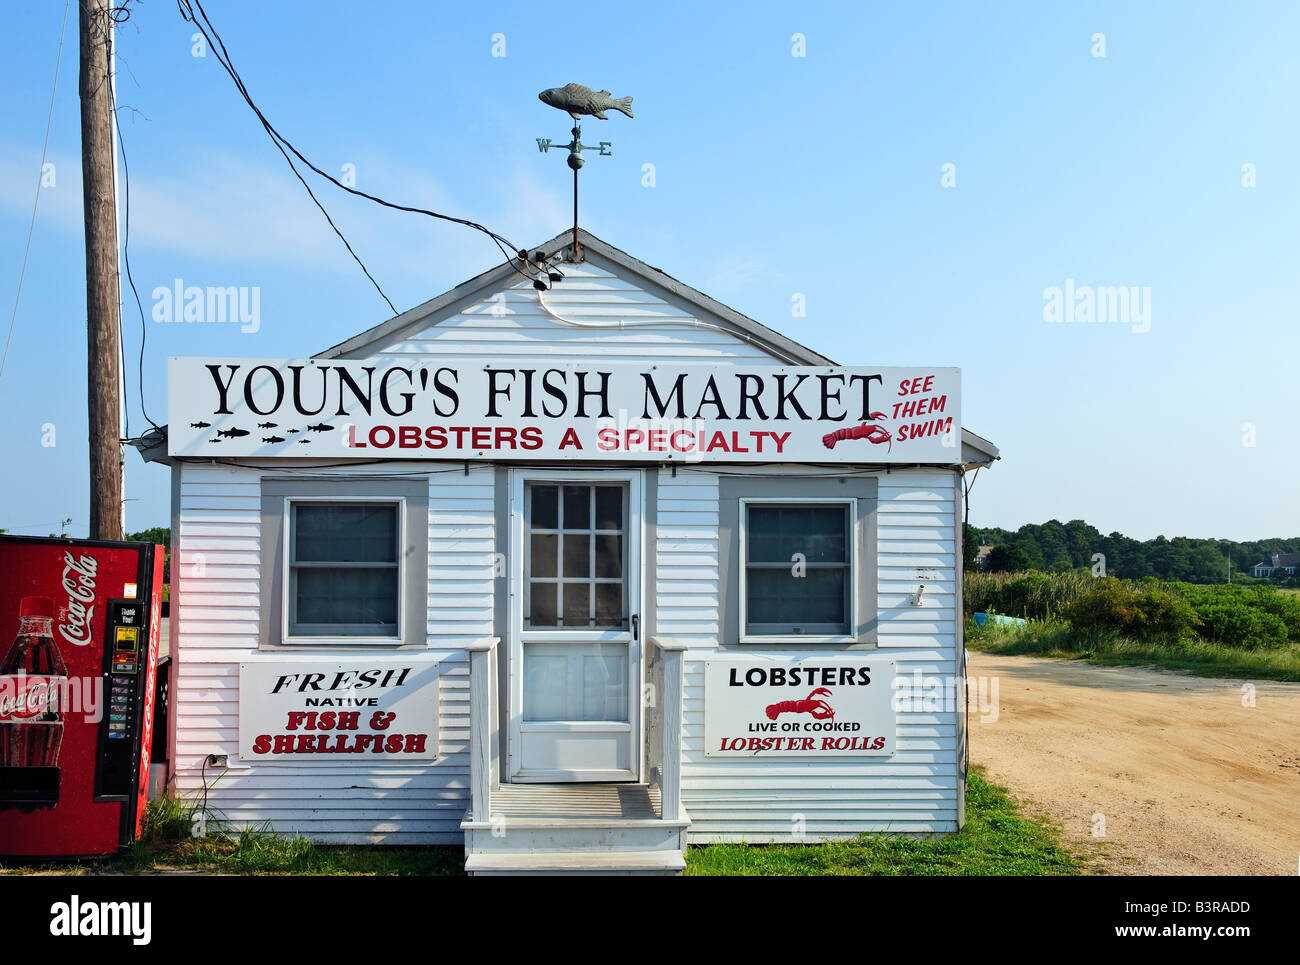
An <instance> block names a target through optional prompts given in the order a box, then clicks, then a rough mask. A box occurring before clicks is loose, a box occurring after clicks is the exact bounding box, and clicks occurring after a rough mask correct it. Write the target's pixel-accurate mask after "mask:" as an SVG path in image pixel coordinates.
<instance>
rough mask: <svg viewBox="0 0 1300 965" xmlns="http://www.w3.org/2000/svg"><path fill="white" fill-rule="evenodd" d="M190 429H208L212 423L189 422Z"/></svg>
mask: <svg viewBox="0 0 1300 965" xmlns="http://www.w3.org/2000/svg"><path fill="white" fill-rule="evenodd" d="M190 428H191V429H210V428H212V423H211V422H191V423H190Z"/></svg>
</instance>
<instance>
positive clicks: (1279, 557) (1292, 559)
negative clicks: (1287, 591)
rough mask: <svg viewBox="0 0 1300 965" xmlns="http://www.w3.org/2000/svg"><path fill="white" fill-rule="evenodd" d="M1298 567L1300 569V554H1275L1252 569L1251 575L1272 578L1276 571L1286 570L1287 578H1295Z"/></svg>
mask: <svg viewBox="0 0 1300 965" xmlns="http://www.w3.org/2000/svg"><path fill="white" fill-rule="evenodd" d="M1297 567H1300V553H1274V554H1273V555H1272V557H1271V558H1270V559H1269V560H1267V561H1266V562H1263V563H1256V564H1255V565H1254V566H1253V567H1251V570H1250V575H1251V576H1272V575H1273V573H1274V572H1275V571H1276V570H1285V571H1286V575H1287V576H1295V573H1296V568H1297Z"/></svg>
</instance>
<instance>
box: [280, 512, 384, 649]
mask: <svg viewBox="0 0 1300 965" xmlns="http://www.w3.org/2000/svg"><path fill="white" fill-rule="evenodd" d="M294 503H339V504H343V503H386V504H388V505H390V506H396V507H397V540H398V545H397V633H396V634H395V635H393V636H353V635H342V634H318V633H313V634H300V635H298V636H291V635H290V634H289V611H290V610H291V608H292V607H293V606H294V601H293V598H292V597H291V595H290V589H291V587H292V581H291V578H290V575H291V564H290V561H291V560H292V559H293V542H292V541H293V504H294ZM405 534H406V498H405V497H404V496H346V495H340V496H286V497H284V534H283V537H284V542H283V544H282V545H283V546H284V554H283V555H284V564H283V569H282V571H281V577H280V587H281V592H280V600H281V606H280V611H281V612H280V639H281V640H282V641H283V642H284V645H285V646H295V645H296V646H303V645H309V646H316V645H328V646H339V647H389V648H395V647H401V646H402V642H403V641H404V640H405V639H406V637H405V634H406V603H407V600H406V554H405V553H404V552H402V547H403V546H404V545H405V543H406V536H405Z"/></svg>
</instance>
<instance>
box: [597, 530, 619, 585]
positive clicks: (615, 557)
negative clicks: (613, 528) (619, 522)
mask: <svg viewBox="0 0 1300 965" xmlns="http://www.w3.org/2000/svg"><path fill="white" fill-rule="evenodd" d="M596 576H599V577H603V578H606V579H614V578H621V577H622V576H623V537H622V536H621V535H617V536H616V535H614V534H613V533H597V534H596Z"/></svg>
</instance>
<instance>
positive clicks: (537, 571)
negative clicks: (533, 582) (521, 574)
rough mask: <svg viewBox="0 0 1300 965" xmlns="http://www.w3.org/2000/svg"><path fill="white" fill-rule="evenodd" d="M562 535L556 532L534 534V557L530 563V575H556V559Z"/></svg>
mask: <svg viewBox="0 0 1300 965" xmlns="http://www.w3.org/2000/svg"><path fill="white" fill-rule="evenodd" d="M559 544H560V537H559V536H557V535H556V534H554V533H534V534H533V535H532V558H531V559H530V560H529V565H530V566H531V567H532V569H531V570H530V571H529V575H530V576H555V575H556V574H555V559H556V556H557V554H558V553H559Z"/></svg>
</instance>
